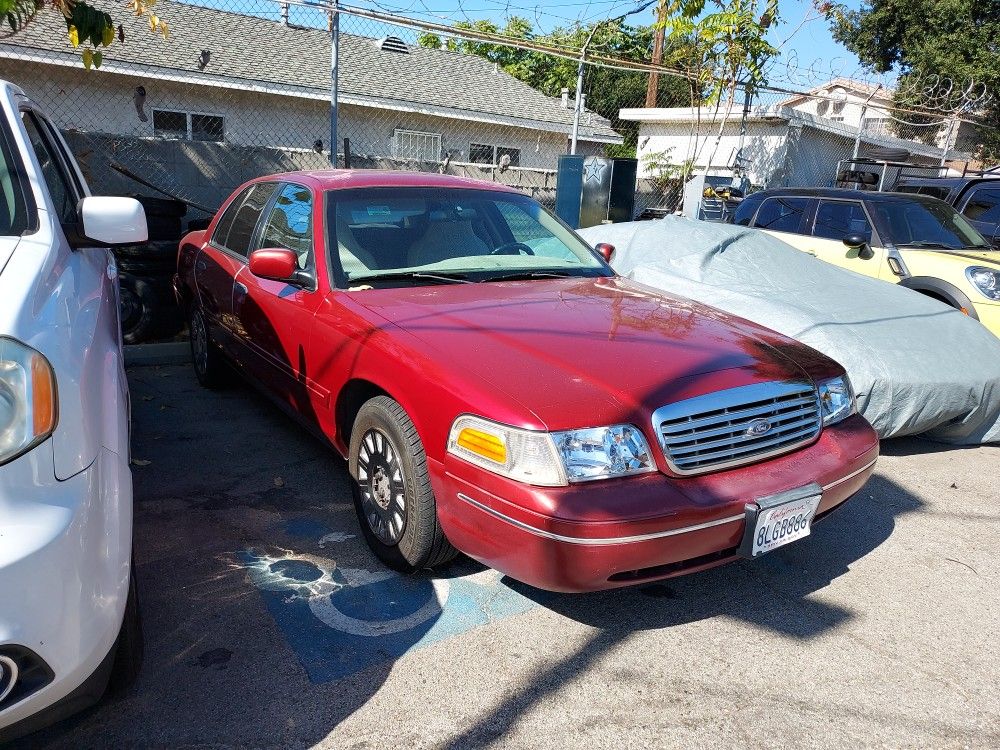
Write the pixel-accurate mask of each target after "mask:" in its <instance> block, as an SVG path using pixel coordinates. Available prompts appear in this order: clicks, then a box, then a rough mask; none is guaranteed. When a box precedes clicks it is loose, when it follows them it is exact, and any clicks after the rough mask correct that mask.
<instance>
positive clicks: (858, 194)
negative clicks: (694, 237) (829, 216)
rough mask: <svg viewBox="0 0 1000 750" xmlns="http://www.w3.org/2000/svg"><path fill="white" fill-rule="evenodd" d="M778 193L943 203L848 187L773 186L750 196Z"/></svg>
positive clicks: (866, 199)
mask: <svg viewBox="0 0 1000 750" xmlns="http://www.w3.org/2000/svg"><path fill="white" fill-rule="evenodd" d="M780 195H794V196H802V197H804V198H841V199H844V200H858V201H868V202H873V201H874V202H883V201H884V202H913V201H920V202H927V201H936V202H938V203H944V201H941V200H938V199H937V198H932V197H931V196H929V195H920V194H918V193H889V192H879V191H876V190H851V189H849V188H816V187H803V188H794V187H788V188H773V189H771V190H761V191H760V192H757V193H753V195H752V196H751V197H754V198H770V197H773V196H780Z"/></svg>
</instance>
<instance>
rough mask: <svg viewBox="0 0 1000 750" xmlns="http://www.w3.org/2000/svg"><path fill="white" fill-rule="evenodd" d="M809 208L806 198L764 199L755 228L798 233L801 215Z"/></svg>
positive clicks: (781, 197) (783, 197)
mask: <svg viewBox="0 0 1000 750" xmlns="http://www.w3.org/2000/svg"><path fill="white" fill-rule="evenodd" d="M808 206H809V199H808V198H793V197H790V196H784V195H783V196H778V197H775V198H768V199H766V200H765V201H764V202H763V203H762V204H761V205H760V210H759V211H758V212H757V220H756V221H755V222H754V224H753V225H754V226H755V227H759V228H761V229H771V230H773V231H775V232H795V233H796V234H798V233H799V227H800V226H801V224H802V215H803V214H804V213H805V212H806V208H807V207H808Z"/></svg>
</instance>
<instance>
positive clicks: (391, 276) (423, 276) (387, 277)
mask: <svg viewBox="0 0 1000 750" xmlns="http://www.w3.org/2000/svg"><path fill="white" fill-rule="evenodd" d="M407 279H419V280H421V281H425V280H426V281H436V282H438V283H439V284H474V283H475V282H474V281H470V280H469V278H468V277H467V276H466V275H465V274H464V273H449V272H447V271H444V272H442V273H424V272H423V271H392V272H390V273H376V274H371V275H370V276H369V275H366V276H354V277H352V278H351V279H349V281H350V282H351V283H352V284H364V283H368V282H370V281H398V280H407Z"/></svg>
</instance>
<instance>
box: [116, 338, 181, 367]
mask: <svg viewBox="0 0 1000 750" xmlns="http://www.w3.org/2000/svg"><path fill="white" fill-rule="evenodd" d="M123 348H124V351H125V366H126V367H152V366H154V365H184V364H187V363H188V362H190V361H191V347H190V346H189V345H188V342H186V341H169V342H167V343H163V344H127V345H126V346H125V347H123Z"/></svg>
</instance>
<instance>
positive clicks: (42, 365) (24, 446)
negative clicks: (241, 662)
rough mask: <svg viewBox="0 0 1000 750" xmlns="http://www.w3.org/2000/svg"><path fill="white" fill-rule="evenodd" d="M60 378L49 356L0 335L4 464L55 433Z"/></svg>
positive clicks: (0, 442) (1, 453)
mask: <svg viewBox="0 0 1000 750" xmlns="http://www.w3.org/2000/svg"><path fill="white" fill-rule="evenodd" d="M56 404H57V402H56V378H55V374H54V373H53V372H52V366H51V365H49V362H48V360H47V359H45V357H43V356H42V355H41V354H40V353H38V352H36V351H35V350H34V349H32V348H31V347H30V346H26V345H25V344H22V343H21V342H20V341H16V340H14V339H11V338H7V337H5V336H0V464H5V463H7V462H8V461H11V460H13V459H15V458H17V457H18V456H20V455H21V454H22V453H24V452H25V451H27V450H30V449H31V448H33V447H34V446H36V445H38V443H40V442H42V441H43V440H44V439H45V438H47V437H48V436H49V435H51V434H52V431H53V430H54V429H55V426H56Z"/></svg>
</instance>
